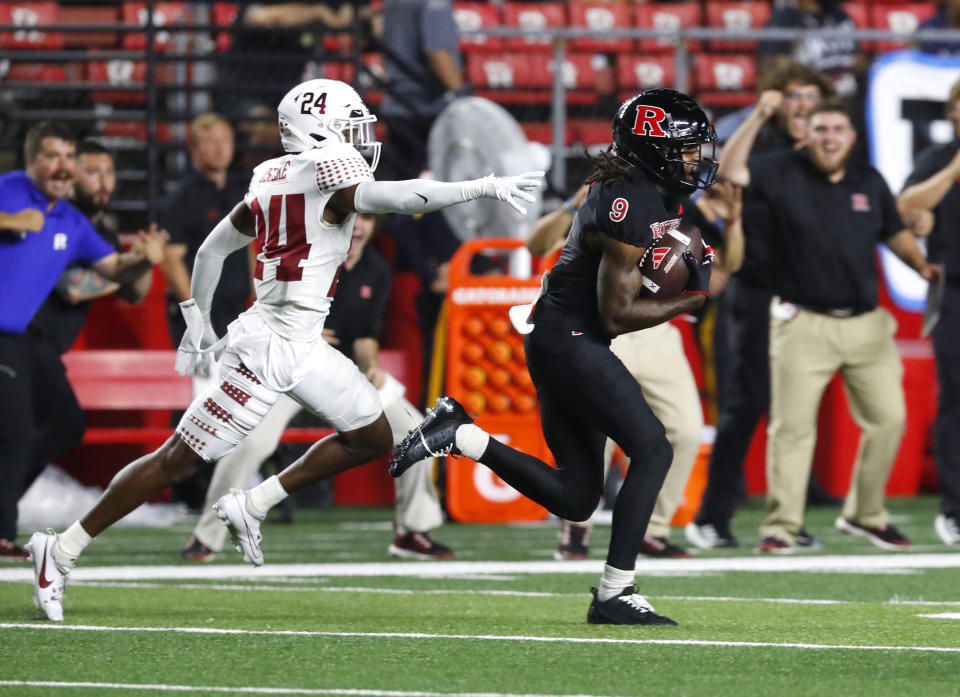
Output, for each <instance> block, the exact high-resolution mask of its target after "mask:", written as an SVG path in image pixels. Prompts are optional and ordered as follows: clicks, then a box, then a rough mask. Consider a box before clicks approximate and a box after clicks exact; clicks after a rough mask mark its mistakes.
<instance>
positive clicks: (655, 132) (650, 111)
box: [633, 104, 667, 138]
mask: <svg viewBox="0 0 960 697" xmlns="http://www.w3.org/2000/svg"><path fill="white" fill-rule="evenodd" d="M666 120H667V112H665V111H664V110H663V109H661V108H660V107H658V106H650V105H648V104H638V105H637V117H636V119H634V122H633V132H634V133H636V134H637V135H640V136H653V137H654V138H666V137H667V132H666V131H665V130H663V126H662V125H661V124H662V123H663V122H664V121H666Z"/></svg>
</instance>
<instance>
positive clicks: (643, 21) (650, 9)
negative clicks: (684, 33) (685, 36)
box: [636, 2, 701, 54]
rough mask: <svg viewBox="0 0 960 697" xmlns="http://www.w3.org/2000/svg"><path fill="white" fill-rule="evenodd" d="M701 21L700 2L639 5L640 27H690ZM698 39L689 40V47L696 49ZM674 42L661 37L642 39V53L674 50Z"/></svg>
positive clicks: (689, 48) (638, 20)
mask: <svg viewBox="0 0 960 697" xmlns="http://www.w3.org/2000/svg"><path fill="white" fill-rule="evenodd" d="M700 22H701V13H700V3H696V2H677V3H673V2H669V3H666V2H658V3H651V4H649V5H638V6H637V23H636V26H637V27H638V28H640V29H665V30H674V29H681V28H683V29H688V28H690V27H698V26H700ZM696 47H697V42H696V41H689V42H687V49H688V50H690V51H695V50H696ZM673 48H674V47H673V43H671V42H670V41H664V40H661V39H640V46H639V49H640V53H643V54H645V53H655V52H664V53H667V52H671V53H672V52H673Z"/></svg>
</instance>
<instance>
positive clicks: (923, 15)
mask: <svg viewBox="0 0 960 697" xmlns="http://www.w3.org/2000/svg"><path fill="white" fill-rule="evenodd" d="M871 9H872V11H873V26H874V27H875V28H877V29H889V30H890V31H896V32H901V33H904V34H912V33H913V32H915V31H916V30H917V27H918V26H920V23H921V22H923V21H925V20H927V19H929V18H930V16H931V15H933V13H934V12H936V11H937V6H936V5H934V4H933V3H932V2H916V3H901V4H898V5H874V6H873V7H872V8H871ZM905 47H906V44H904V43H903V42H900V41H878V42H877V50H878V51H896V50H899V49H902V48H905Z"/></svg>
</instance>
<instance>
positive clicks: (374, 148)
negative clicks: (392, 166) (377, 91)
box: [277, 79, 380, 170]
mask: <svg viewBox="0 0 960 697" xmlns="http://www.w3.org/2000/svg"><path fill="white" fill-rule="evenodd" d="M277 115H278V116H279V121H280V140H281V142H282V143H283V149H284V150H286V151H287V152H304V151H306V150H311V149H313V148H316V147H318V146H321V145H326V144H327V143H331V142H333V143H349V144H350V145H352V146H353V147H355V148H356V149H357V150H358V151H360V154H361V155H363V156H364V158H366V160H367V162H369V163H370V169H372V170H375V169H376V168H377V163H378V162H379V161H380V143H379V142H377V136H376V134H375V133H374V130H373V124H374V122H375V121H376V120H377V117H376V116H374V115H373V114H371V113H370V110H369V109H367V105H366V104H364V103H363V100H362V99H360V95H359V94H357V92H356V90H354V89H353V88H352V87H351V86H350V85H348V84H347V83H345V82H340V81H339V80H324V79H318V80H307V81H306V82H301V83H300V84H299V85H297V86H296V87H294V88H293V89H292V90H290V91H289V92H287V94H286V95H284V97H283V99H281V100H280V106H279V107H277Z"/></svg>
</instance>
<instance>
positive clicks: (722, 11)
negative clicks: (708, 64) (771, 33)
mask: <svg viewBox="0 0 960 697" xmlns="http://www.w3.org/2000/svg"><path fill="white" fill-rule="evenodd" d="M706 7H707V26H708V27H714V28H717V29H734V30H735V29H759V28H761V27H762V26H763V25H764V24H766V23H767V20H768V19H770V5H769V3H766V2H726V1H722V2H714V1H712V0H711V2H708V3H707V4H706ZM756 45H757V42H756V41H744V40H740V41H729V40H723V39H714V40H713V41H711V42H710V50H712V51H724V50H728V51H752V50H753V49H755V48H756Z"/></svg>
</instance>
